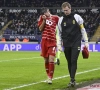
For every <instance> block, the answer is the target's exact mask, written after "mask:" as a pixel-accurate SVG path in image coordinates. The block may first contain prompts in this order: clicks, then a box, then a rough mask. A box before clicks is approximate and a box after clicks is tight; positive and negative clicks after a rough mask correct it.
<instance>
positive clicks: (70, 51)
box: [64, 47, 80, 81]
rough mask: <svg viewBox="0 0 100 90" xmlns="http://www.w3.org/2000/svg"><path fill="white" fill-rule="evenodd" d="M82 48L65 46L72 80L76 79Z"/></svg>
mask: <svg viewBox="0 0 100 90" xmlns="http://www.w3.org/2000/svg"><path fill="white" fill-rule="evenodd" d="M79 53H80V50H78V47H77V48H75V47H66V48H64V54H65V57H66V59H67V62H68V70H69V74H70V78H71V80H73V81H74V80H75V74H76V70H77V60H78V56H79Z"/></svg>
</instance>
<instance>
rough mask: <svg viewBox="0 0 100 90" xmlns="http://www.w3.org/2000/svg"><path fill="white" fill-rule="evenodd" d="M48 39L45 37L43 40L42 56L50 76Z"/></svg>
mask: <svg viewBox="0 0 100 90" xmlns="http://www.w3.org/2000/svg"><path fill="white" fill-rule="evenodd" d="M46 43H47V42H46V40H45V39H43V40H42V42H41V56H42V57H43V58H44V61H45V63H44V66H45V70H46V73H47V77H49V56H48V47H47V44H46Z"/></svg>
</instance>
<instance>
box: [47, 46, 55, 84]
mask: <svg viewBox="0 0 100 90" xmlns="http://www.w3.org/2000/svg"><path fill="white" fill-rule="evenodd" d="M48 55H49V79H50V82H48V83H49V84H52V78H53V74H54V69H55V64H54V59H55V55H56V47H49V49H48Z"/></svg>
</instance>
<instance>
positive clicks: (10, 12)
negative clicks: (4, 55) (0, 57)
mask: <svg viewBox="0 0 100 90" xmlns="http://www.w3.org/2000/svg"><path fill="white" fill-rule="evenodd" d="M65 1H66V0H0V41H4V42H5V41H17V40H16V39H19V41H23V40H24V39H28V40H27V42H38V43H39V42H40V40H41V32H40V31H39V29H38V27H37V20H38V18H39V15H40V14H41V7H48V8H49V9H50V11H51V13H52V14H55V15H59V16H61V15H62V11H61V4H62V3H63V2H65ZM67 2H69V3H70V4H71V5H72V10H73V11H74V12H76V13H78V14H80V15H81V16H82V17H83V19H84V25H85V28H86V31H87V34H88V37H89V42H100V0H67Z"/></svg>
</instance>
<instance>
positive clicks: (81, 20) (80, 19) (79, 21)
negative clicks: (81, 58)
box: [78, 16, 88, 47]
mask: <svg viewBox="0 0 100 90" xmlns="http://www.w3.org/2000/svg"><path fill="white" fill-rule="evenodd" d="M78 23H79V25H80V28H81V33H82V37H83V39H84V42H85V46H86V47H88V37H87V33H86V30H85V28H84V25H83V19H82V18H81V16H79V18H78Z"/></svg>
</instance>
